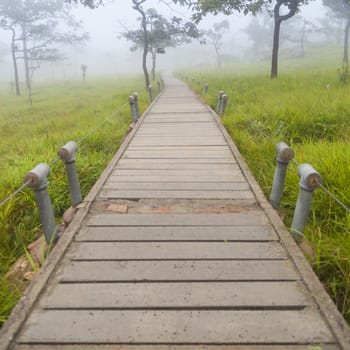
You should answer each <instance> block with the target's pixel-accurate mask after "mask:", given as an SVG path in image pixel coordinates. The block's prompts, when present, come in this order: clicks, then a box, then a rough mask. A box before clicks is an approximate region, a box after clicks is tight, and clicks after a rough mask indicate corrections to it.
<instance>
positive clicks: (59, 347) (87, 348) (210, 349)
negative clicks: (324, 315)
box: [13, 343, 340, 350]
mask: <svg viewBox="0 0 350 350" xmlns="http://www.w3.org/2000/svg"><path fill="white" fill-rule="evenodd" d="M313 349H314V350H340V347H339V346H337V345H335V344H320V343H317V344H307V345H285V344H284V345H132V344H128V345H116V344H113V345H106V344H98V345H93V344H83V345H77V344H75V345H68V344H66V345H64V344H56V345H54V344H45V345H40V344H35V350H313ZM13 350H33V345H24V344H20V345H15V346H14V348H13Z"/></svg>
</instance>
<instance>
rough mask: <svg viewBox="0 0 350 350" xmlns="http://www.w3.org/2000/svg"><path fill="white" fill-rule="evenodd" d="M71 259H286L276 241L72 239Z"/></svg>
mask: <svg viewBox="0 0 350 350" xmlns="http://www.w3.org/2000/svg"><path fill="white" fill-rule="evenodd" d="M68 255H69V257H70V258H71V259H72V260H86V261H88V260H207V259H208V260H209V259H212V260H220V259H222V260H224V259H227V260H235V259H237V260H245V259H247V260H249V259H250V260H259V259H261V260H276V259H286V253H285V251H284V250H283V248H282V247H281V245H280V244H279V243H277V242H224V243H222V242H220V243H217V242H210V243H208V242H141V243H140V242H75V243H73V244H72V246H71V249H70V251H69V253H68Z"/></svg>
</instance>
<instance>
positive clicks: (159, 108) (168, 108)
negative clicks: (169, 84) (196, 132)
mask: <svg viewBox="0 0 350 350" xmlns="http://www.w3.org/2000/svg"><path fill="white" fill-rule="evenodd" d="M207 111H208V109H207V108H206V107H205V106H204V105H201V104H183V105H181V104H170V103H167V104H164V105H161V104H159V105H158V104H157V105H155V106H154V107H153V108H152V113H153V114H155V113H162V114H165V113H184V114H185V113H188V114H193V113H196V112H207Z"/></svg>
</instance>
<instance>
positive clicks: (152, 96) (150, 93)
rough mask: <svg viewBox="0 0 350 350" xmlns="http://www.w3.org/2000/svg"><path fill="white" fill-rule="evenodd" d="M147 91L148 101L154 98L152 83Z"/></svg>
mask: <svg viewBox="0 0 350 350" xmlns="http://www.w3.org/2000/svg"><path fill="white" fill-rule="evenodd" d="M148 93H149V99H150V102H153V100H154V91H153V86H152V85H150V86H149V87H148Z"/></svg>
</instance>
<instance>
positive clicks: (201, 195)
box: [99, 189, 255, 203]
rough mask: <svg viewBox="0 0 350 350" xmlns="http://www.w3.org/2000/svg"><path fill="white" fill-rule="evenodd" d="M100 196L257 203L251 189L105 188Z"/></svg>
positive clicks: (109, 197)
mask: <svg viewBox="0 0 350 350" xmlns="http://www.w3.org/2000/svg"><path fill="white" fill-rule="evenodd" d="M99 196H100V198H107V199H118V198H119V199H121V198H122V199H139V198H145V199H147V198H148V199H151V198H154V199H156V198H157V199H162V198H163V199H166V198H169V199H170V198H172V199H251V200H253V202H252V203H255V200H254V198H255V197H254V195H253V192H251V191H228V190H226V191H205V190H204V191H200V190H196V191H194V190H190V191H180V190H154V189H153V190H140V189H139V190H131V189H129V190H123V189H119V190H118V189H104V190H102V191H101V192H100V194H99Z"/></svg>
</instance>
